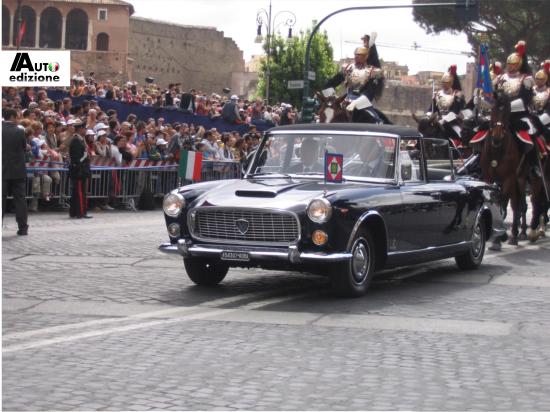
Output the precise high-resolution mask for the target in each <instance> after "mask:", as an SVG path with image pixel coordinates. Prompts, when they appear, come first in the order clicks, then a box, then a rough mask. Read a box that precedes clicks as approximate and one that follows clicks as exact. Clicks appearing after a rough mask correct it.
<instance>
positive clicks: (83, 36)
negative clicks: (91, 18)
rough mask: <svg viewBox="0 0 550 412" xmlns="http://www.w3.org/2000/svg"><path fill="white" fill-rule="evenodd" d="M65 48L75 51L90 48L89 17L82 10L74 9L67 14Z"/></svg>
mask: <svg viewBox="0 0 550 412" xmlns="http://www.w3.org/2000/svg"><path fill="white" fill-rule="evenodd" d="M65 48H66V49H73V50H86V49H87V48H88V15H87V14H86V12H85V11H84V10H82V9H72V10H71V11H70V12H69V14H67V26H66V30H65Z"/></svg>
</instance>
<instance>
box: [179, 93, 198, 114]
mask: <svg viewBox="0 0 550 412" xmlns="http://www.w3.org/2000/svg"><path fill="white" fill-rule="evenodd" d="M180 108H181V110H182V111H183V112H185V113H189V114H193V113H195V111H196V107H195V96H194V95H193V94H191V93H183V94H182V95H181V101H180Z"/></svg>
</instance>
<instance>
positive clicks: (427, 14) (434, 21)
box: [413, 0, 550, 66]
mask: <svg viewBox="0 0 550 412" xmlns="http://www.w3.org/2000/svg"><path fill="white" fill-rule="evenodd" d="M477 1H478V2H479V17H480V19H479V21H477V22H472V21H465V19H463V18H462V17H461V16H460V12H459V9H457V8H455V7H453V6H449V7H425V8H418V9H414V11H413V16H414V20H415V22H417V23H418V24H419V25H420V26H421V27H422V28H424V29H425V30H426V32H428V33H441V32H442V31H445V30H448V31H450V32H451V33H461V32H463V33H466V35H467V36H468V41H469V42H470V44H471V45H472V49H473V50H474V53H476V54H477V48H478V45H479V36H480V35H481V34H483V33H486V35H487V42H488V44H489V53H490V56H491V60H493V59H494V60H500V61H502V62H505V61H506V57H507V56H508V55H509V54H510V53H512V52H513V51H514V45H515V44H516V43H517V42H518V40H525V42H526V43H527V51H526V54H527V56H528V57H529V58H530V59H532V63H534V64H535V65H536V66H538V64H539V63H540V62H542V61H544V60H545V59H548V58H549V57H550V30H548V26H549V24H550V7H548V1H547V0H499V1H495V0H477ZM430 2H438V0H414V3H430Z"/></svg>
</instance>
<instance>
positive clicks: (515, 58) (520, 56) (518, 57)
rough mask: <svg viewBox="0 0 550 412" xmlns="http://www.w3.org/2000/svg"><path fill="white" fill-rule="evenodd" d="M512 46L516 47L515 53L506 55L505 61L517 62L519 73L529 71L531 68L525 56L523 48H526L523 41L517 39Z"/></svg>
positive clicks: (508, 62) (509, 62)
mask: <svg viewBox="0 0 550 412" xmlns="http://www.w3.org/2000/svg"><path fill="white" fill-rule="evenodd" d="M514 48H515V49H516V51H515V53H512V54H511V55H509V56H508V58H507V59H506V63H507V64H519V65H520V67H519V72H520V73H523V74H528V73H530V72H531V70H530V69H529V64H528V62H527V57H526V56H525V49H526V44H525V41H523V40H520V41H518V42H517V43H516V45H515V46H514Z"/></svg>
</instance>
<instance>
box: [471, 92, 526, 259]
mask: <svg viewBox="0 0 550 412" xmlns="http://www.w3.org/2000/svg"><path fill="white" fill-rule="evenodd" d="M480 143H481V144H482V145H483V146H482V147H481V158H480V165H481V170H482V176H483V180H485V181H486V182H487V183H498V184H500V187H501V193H502V197H503V199H502V200H503V204H506V202H507V201H508V200H509V201H510V205H511V207H512V211H513V220H512V236H511V237H510V238H509V240H508V243H509V244H511V245H517V244H518V232H519V230H518V227H519V223H520V218H521V214H522V211H523V210H525V209H526V207H527V205H526V202H525V187H526V182H527V176H528V167H527V165H526V162H525V154H522V153H521V150H520V147H519V143H518V142H517V140H516V138H514V136H513V135H512V132H511V129H510V99H509V98H508V96H506V95H505V94H504V93H501V94H498V95H497V96H496V101H495V105H494V107H493V109H492V110H491V124H490V129H489V133H488V134H487V137H486V138H485V140H484V141H483V142H480ZM491 249H493V250H500V240H497V241H495V243H493V245H492V246H491Z"/></svg>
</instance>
